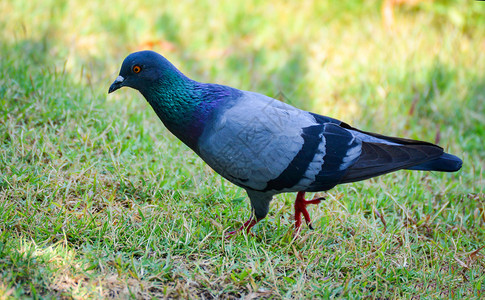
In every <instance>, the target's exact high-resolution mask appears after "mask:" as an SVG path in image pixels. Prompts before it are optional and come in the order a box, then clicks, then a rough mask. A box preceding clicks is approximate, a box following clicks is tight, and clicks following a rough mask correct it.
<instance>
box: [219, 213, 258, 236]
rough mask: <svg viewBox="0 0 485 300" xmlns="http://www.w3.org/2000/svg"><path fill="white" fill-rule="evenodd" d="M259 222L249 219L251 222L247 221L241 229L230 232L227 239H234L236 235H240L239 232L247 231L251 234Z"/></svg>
mask: <svg viewBox="0 0 485 300" xmlns="http://www.w3.org/2000/svg"><path fill="white" fill-rule="evenodd" d="M258 222H259V220H256V219H253V217H251V218H249V220H247V221H246V223H244V224H243V225H242V226H241V227H239V229H236V230H234V231H230V232H228V233H227V234H226V238H230V237H233V236H234V235H235V234H236V233H238V232H239V231H241V230H244V229H246V232H247V233H249V231H250V230H251V228H252V227H253V226H254V225H256V223H258Z"/></svg>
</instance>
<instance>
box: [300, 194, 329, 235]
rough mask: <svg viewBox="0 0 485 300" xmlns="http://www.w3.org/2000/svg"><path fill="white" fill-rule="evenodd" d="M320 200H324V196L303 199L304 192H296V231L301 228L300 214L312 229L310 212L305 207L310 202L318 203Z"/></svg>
mask: <svg viewBox="0 0 485 300" xmlns="http://www.w3.org/2000/svg"><path fill="white" fill-rule="evenodd" d="M322 200H325V198H324V197H320V198H315V199H312V200H305V192H298V194H297V195H296V200H295V229H296V230H297V232H299V231H300V228H301V215H303V217H304V218H305V221H306V223H307V224H308V227H310V229H312V230H313V226H312V220H311V219H310V214H309V213H308V211H307V209H306V207H307V205H310V204H319V203H320V202H321V201H322Z"/></svg>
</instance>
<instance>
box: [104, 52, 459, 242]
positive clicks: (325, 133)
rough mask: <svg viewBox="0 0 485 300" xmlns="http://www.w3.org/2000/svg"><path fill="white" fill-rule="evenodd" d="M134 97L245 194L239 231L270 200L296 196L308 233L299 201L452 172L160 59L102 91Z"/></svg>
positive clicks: (450, 158)
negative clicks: (247, 206) (245, 214)
mask: <svg viewBox="0 0 485 300" xmlns="http://www.w3.org/2000/svg"><path fill="white" fill-rule="evenodd" d="M125 86H126V87H131V88H133V89H136V90H138V91H139V92H140V93H141V94H142V95H143V96H144V97H145V99H146V100H147V101H148V103H149V104H150V105H151V106H152V108H153V110H154V111H155V113H156V114H157V115H158V117H159V118H160V120H161V121H162V122H163V124H164V125H165V126H166V127H167V129H168V130H169V131H170V132H171V133H173V134H174V135H175V136H176V137H177V138H178V139H180V140H181V141H182V142H183V143H184V144H186V145H187V146H188V147H190V148H191V149H192V150H193V151H194V152H195V153H196V154H197V155H198V156H200V157H201V158H202V159H203V160H204V161H205V162H206V163H207V164H208V165H209V166H210V167H211V168H212V169H213V170H214V171H215V172H217V173H218V174H220V175H221V176H222V177H224V178H225V179H227V180H229V181H230V182H232V183H233V184H235V185H237V186H239V187H241V188H243V189H245V190H246V192H247V195H248V197H249V200H250V202H251V208H252V212H251V216H250V218H249V220H248V221H247V222H245V223H244V224H243V225H242V226H241V227H240V228H239V229H237V230H234V231H232V232H229V235H233V234H235V233H237V232H238V231H242V230H244V229H245V230H246V231H247V232H248V233H249V232H250V229H251V228H252V227H253V226H254V225H255V224H256V223H257V222H259V221H260V220H262V219H263V218H265V217H266V215H267V214H268V211H269V206H270V202H271V200H272V199H273V196H274V195H277V194H280V193H290V192H296V193H297V195H296V200H295V204H294V208H295V228H296V231H297V232H299V231H300V228H301V226H302V217H303V218H304V219H305V222H306V223H307V224H308V226H309V227H310V228H311V229H313V228H312V226H311V225H312V223H311V219H310V215H309V213H308V211H307V206H308V205H311V204H318V203H320V201H322V200H324V198H315V199H311V200H306V199H305V193H306V192H324V191H328V190H329V189H331V188H333V187H335V186H336V185H338V184H343V183H350V182H355V181H360V180H364V179H368V178H371V177H375V176H379V175H383V174H386V173H389V172H394V171H397V170H401V169H405V170H423V171H441V172H455V171H458V170H459V169H460V168H461V166H462V160H461V159H460V158H458V157H457V156H454V155H452V154H448V153H445V152H444V150H443V148H441V147H440V146H438V145H434V144H432V143H428V142H423V141H417V140H411V139H405V138H398V137H391V136H385V135H381V134H377V133H372V132H366V131H363V130H359V129H357V128H354V127H352V126H350V125H349V124H347V123H344V122H342V121H339V120H337V119H334V118H330V117H326V116H323V115H319V114H316V113H312V112H308V111H304V110H301V109H298V108H296V107H293V106H291V105H288V104H286V103H284V102H281V101H279V100H277V99H274V98H271V97H268V96H265V95H262V94H259V93H255V92H250V91H243V90H239V89H236V88H232V87H229V86H225V85H219V84H212V83H201V82H198V81H195V80H192V79H190V78H188V77H187V76H185V75H184V74H183V73H182V72H181V71H179V70H178V69H177V68H176V67H175V66H174V65H173V64H172V63H170V62H169V61H168V60H167V59H166V58H165V57H163V56H162V55H160V54H158V53H156V52H153V51H140V52H135V53H132V54H130V55H128V56H127V57H126V58H125V60H124V61H123V63H122V65H121V69H120V72H119V76H118V77H117V78H116V79H115V80H114V82H113V83H112V84H111V86H110V87H109V91H108V93H112V92H114V91H116V90H118V89H119V88H121V87H125Z"/></svg>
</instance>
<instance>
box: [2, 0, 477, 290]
mask: <svg viewBox="0 0 485 300" xmlns="http://www.w3.org/2000/svg"><path fill="white" fill-rule="evenodd" d="M396 2H400V1H396ZM401 2H402V1H401ZM404 2H405V1H404ZM411 2H413V3H412V4H406V3H400V4H396V5H394V6H392V9H393V11H394V17H393V19H392V20H391V21H389V20H386V18H385V16H384V14H383V12H382V8H383V5H384V4H383V1H364V2H359V1H339V2H336V1H257V0H254V1H241V2H234V1H233V2H229V1H220V2H210V1H178V2H176V3H173V2H168V1H167V2H165V1H162V3H160V1H149V0H148V1H116V2H105V3H98V2H96V1H78V0H72V1H60V0H46V1H42V2H41V1H24V0H18V1H8V0H3V1H0V140H1V144H0V298H2V297H5V298H9V297H13V298H18V297H34V298H36V297H47V298H49V297H65V298H86V297H94V298H96V297H123V298H149V297H162V296H170V297H189V298H193V297H205V298H211V297H226V298H231V297H233V298H239V297H274V298H287V297H306V298H311V297H317V296H320V297H325V296H337V297H339V296H340V297H352V296H354V297H357V298H360V297H391V298H392V297H413V296H416V295H418V296H419V295H421V296H424V297H430V298H434V297H444V298H449V297H459V298H461V297H480V296H481V295H483V293H484V288H483V286H484V284H485V275H484V270H485V268H484V262H483V254H482V253H483V250H482V252H480V251H479V249H480V247H482V246H484V244H483V241H484V238H485V234H484V226H485V225H484V222H485V215H484V196H483V186H484V185H485V180H484V179H483V166H484V165H485V148H484V143H485V142H484V140H485V78H484V70H485V54H484V53H485V4H484V3H481V2H479V1H411ZM142 49H152V50H155V51H157V52H159V53H161V54H163V55H164V56H165V57H167V58H168V59H169V60H170V61H172V62H173V63H174V64H175V65H176V66H177V67H178V68H179V69H180V70H181V71H182V72H184V73H185V74H186V75H188V76H189V77H191V78H192V79H195V80H198V81H204V82H216V83H220V84H227V85H230V86H233V87H237V88H240V89H245V90H252V91H257V92H260V93H263V94H266V95H269V96H273V97H276V98H279V99H281V100H283V101H285V102H287V103H290V104H292V105H295V106H297V107H299V108H303V109H306V110H311V111H313V112H316V113H320V114H325V115H328V116H332V117H335V118H339V119H341V120H343V121H345V122H347V123H350V124H352V125H354V126H356V127H358V128H361V129H363V130H368V131H375V132H381V133H385V134H388V135H396V136H405V137H409V138H415V139H422V140H427V141H437V140H439V143H440V145H442V146H443V147H444V148H445V149H446V150H447V151H449V152H451V153H453V154H456V155H458V156H460V157H462V158H463V159H464V167H463V169H462V170H461V171H460V172H459V173H456V174H438V173H437V174H427V173H422V172H415V173H411V172H399V173H396V174H392V175H388V176H384V177H379V178H377V179H373V180H370V181H366V182H364V183H356V184H351V185H345V186H341V187H338V188H336V189H334V190H333V191H330V193H329V195H328V197H327V199H328V200H327V202H326V203H324V204H322V205H320V207H318V208H314V209H313V210H312V215H313V219H314V220H315V223H316V224H315V225H316V230H315V231H307V232H304V233H303V236H302V237H301V239H297V240H292V238H291V232H292V230H291V228H292V227H291V226H292V220H291V213H292V206H291V203H292V201H293V195H282V196H278V197H277V199H275V201H274V203H273V204H272V210H271V213H270V216H269V217H268V218H267V220H265V221H264V222H262V224H260V225H258V226H257V227H256V228H255V234H256V237H246V236H240V237H237V238H236V239H234V240H230V241H225V240H223V238H222V237H223V231H224V230H227V229H230V228H234V227H236V226H239V224H240V222H242V221H244V219H245V218H246V217H247V216H249V201H248V200H247V199H246V198H245V194H244V193H243V191H241V190H240V189H238V188H235V187H234V186H232V185H231V184H229V183H228V182H225V181H224V180H222V179H221V178H220V177H218V176H217V175H215V174H214V173H213V172H212V171H211V170H210V169H209V168H208V167H207V166H205V165H204V163H203V162H202V161H201V160H200V159H198V158H197V157H196V156H195V154H193V153H191V152H190V151H189V150H188V148H186V147H185V146H183V145H181V144H180V142H178V141H176V139H175V138H174V137H173V136H172V135H171V134H169V133H168V132H167V131H166V129H165V128H163V126H162V124H161V123H160V121H159V120H158V119H157V117H156V115H155V114H154V113H153V112H152V111H151V108H150V107H149V106H148V105H147V104H146V103H145V101H144V100H143V99H142V97H141V96H140V95H138V94H137V93H136V92H134V91H132V90H129V89H123V90H122V92H119V93H116V94H115V95H110V96H109V97H108V96H107V95H106V93H107V89H108V87H109V85H110V83H111V82H112V81H113V80H114V78H116V76H117V72H118V70H119V67H120V65H121V62H122V60H123V59H124V57H125V56H126V55H127V54H129V53H131V52H133V51H137V50H142ZM381 217H382V219H381ZM382 220H384V221H382ZM384 222H385V223H384ZM477 250H478V251H477ZM475 251H476V252H475Z"/></svg>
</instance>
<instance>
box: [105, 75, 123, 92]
mask: <svg viewBox="0 0 485 300" xmlns="http://www.w3.org/2000/svg"><path fill="white" fill-rule="evenodd" d="M123 81H125V78H124V77H123V76H121V75H120V76H118V77H116V79H115V81H113V83H112V84H111V86H110V87H109V90H108V94H110V93H112V92H114V91H116V90H117V89H119V88H120V87H122V86H123Z"/></svg>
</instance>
